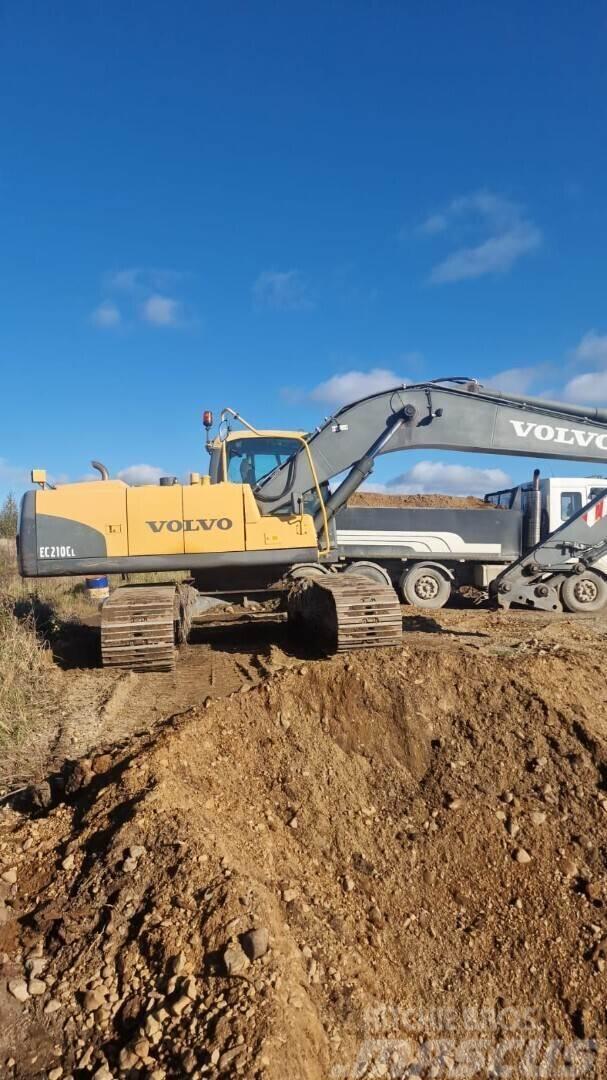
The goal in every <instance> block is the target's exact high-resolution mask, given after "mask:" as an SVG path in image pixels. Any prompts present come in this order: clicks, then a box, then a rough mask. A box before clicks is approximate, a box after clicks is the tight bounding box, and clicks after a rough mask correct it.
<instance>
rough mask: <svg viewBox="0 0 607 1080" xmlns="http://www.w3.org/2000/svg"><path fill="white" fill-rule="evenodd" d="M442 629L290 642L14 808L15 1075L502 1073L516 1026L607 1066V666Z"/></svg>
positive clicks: (9, 850)
mask: <svg viewBox="0 0 607 1080" xmlns="http://www.w3.org/2000/svg"><path fill="white" fill-rule="evenodd" d="M445 638H446V640H445V639H443V638H442V637H441V638H440V640H438V641H437V644H436V646H435V647H432V646H431V645H428V646H427V647H417V646H415V648H410V647H407V645H406V644H405V646H404V647H403V648H402V649H397V650H386V651H383V652H375V653H369V654H364V655H363V654H360V655H359V656H356V657H352V658H345V659H344V658H341V657H336V658H332V659H330V660H326V661H318V662H315V663H299V662H293V663H291V665H290V666H288V667H285V666H283V661H282V659H279V660H278V662H277V661H276V659H275V657H273V655H270V656H269V658H268V659H267V661H266V672H265V674H266V681H265V682H264V683H263V684H262V685H259V686H257V687H255V688H253V689H250V690H248V691H247V692H244V693H235V694H233V695H231V696H230V697H228V698H226V699H224V700H223V701H221V702H212V703H210V704H209V705H208V707H204V708H200V709H193V710H190V711H188V712H186V713H184V714H182V715H181V716H178V717H175V718H173V720H172V721H171V722H170V723H168V724H167V725H165V727H164V728H162V729H161V730H160V732H159V733H158V734H157V735H156V736H155V738H153V739H152V738H151V737H150V736H144V737H143V738H141V739H140V740H138V741H134V742H133V741H132V742H130V743H129V744H128V745H126V746H124V747H123V748H122V749H120V750H118V751H116V752H114V753H112V754H107V755H103V756H99V757H97V758H93V759H88V760H84V761H80V762H78V763H76V764H74V765H73V766H72V768H71V769H70V770H68V772H67V773H66V775H65V777H64V790H63V794H62V796H61V801H59V802H58V803H57V804H56V805H54V806H53V807H52V808H51V809H50V810H48V811H45V812H43V813H41V814H40V815H39V816H38V817H28V816H23V815H22V814H19V813H17V812H16V811H14V810H11V811H8V810H5V811H4V813H3V815H2V818H1V822H0V828H1V833H0V850H1V854H2V858H3V867H2V871H3V877H2V885H1V888H2V892H1V893H0V896H1V897H2V898H3V900H2V903H1V904H0V957H1V959H2V961H3V964H2V970H1V974H2V982H1V983H0V1009H1V1014H2V1019H3V1021H4V1022H3V1025H2V1029H1V1033H0V1066H1V1067H2V1069H3V1070H6V1071H3V1075H7V1076H17V1077H28V1078H29V1077H37V1076H40V1077H47V1076H48V1077H50V1078H51V1080H56V1078H58V1077H59V1076H63V1077H66V1076H69V1075H71V1076H74V1077H85V1076H95V1077H96V1078H97V1080H109V1078H111V1077H129V1078H138V1080H139V1078H150V1080H162V1078H164V1077H167V1078H173V1077H174V1078H177V1077H183V1076H192V1077H195V1078H197V1077H199V1078H202V1077H205V1078H206V1077H211V1078H215V1077H224V1076H226V1077H227V1076H233V1075H240V1076H244V1077H255V1078H260V1080H261V1078H265V1080H285V1077H289V1078H290V1080H291V1078H292V1080H298V1078H302V1080H303V1078H305V1080H308V1078H310V1080H317V1078H318V1080H321V1078H325V1077H328V1076H335V1077H338V1076H339V1077H342V1078H349V1077H352V1078H354V1077H363V1076H395V1077H396V1076H397V1077H405V1076H449V1075H453V1076H456V1075H458V1076H466V1077H468V1076H470V1077H473V1076H479V1077H485V1076H489V1075H497V1074H496V1073H495V1072H494V1073H493V1074H492V1073H491V1068H492V1066H491V1065H490V1063H488V1061H489V1059H488V1057H487V1055H488V1054H489V1055H491V1054H495V1053H496V1050H495V1047H496V1046H497V1045H499V1046H501V1045H502V1044H503V1043H504V1041H505V1040H506V1039H508V1038H509V1037H510V1036H511V1035H512V1032H513V1030H514V1036H515V1038H514V1043H516V1042H517V1039H518V1041H519V1043H520V1046H521V1047H522V1049H520V1051H517V1050H516V1048H515V1049H514V1050H512V1048H511V1050H510V1053H511V1054H513V1055H514V1064H515V1065H516V1064H517V1062H519V1064H520V1058H519V1059H517V1058H516V1053H517V1052H520V1053H521V1054H522V1053H523V1051H524V1052H525V1053H526V1052H527V1051H528V1047H529V1045H530V1043H531V1042H533V1045H534V1046H535V1048H536V1051H534V1052H537V1053H538V1054H541V1053H543V1052H544V1046H545V1044H546V1045H547V1044H548V1042H550V1046H551V1047H552V1050H551V1053H553V1054H554V1053H555V1051H554V1045H558V1047H563V1048H564V1049H563V1050H562V1053H563V1054H565V1053H569V1052H570V1050H569V1048H570V1047H571V1046H572V1045H573V1044H574V1043H576V1040H578V1045H577V1049H578V1051H579V1052H582V1053H585V1054H586V1060H587V1062H588V1063H589V1064H590V1067H591V1070H592V1069H594V1068H595V1067H596V1069H597V1070H600V1069H601V1067H602V1066H601V1065H600V1062H599V1063H597V1061H598V1059H597V1061H595V1056H596V1055H595V1050H594V1049H593V1048H592V1046H591V1044H587V1043H586V1042H583V1041H582V1042H579V1040H588V1039H591V1038H597V1039H600V1038H601V1037H604V1035H605V1034H606V1032H605V1013H604V993H605V960H606V958H607V927H606V922H607V920H606V906H605V905H606V903H607V892H606V871H605V860H604V849H605V824H606V822H607V791H606V789H605V785H606V780H607V707H606V706H605V704H604V695H603V694H601V693H598V692H597V690H598V688H600V687H602V686H603V671H602V661H601V657H600V655H599V653H598V652H596V653H595V654H594V655H593V654H592V653H591V652H590V651H588V652H586V653H581V652H580V651H573V650H572V649H570V648H569V647H568V646H566V645H562V644H552V645H551V644H547V645H546V644H544V645H542V644H540V643H538V642H537V641H534V640H533V639H532V640H531V641H530V642H529V643H528V645H527V646H526V647H525V648H524V649H521V650H518V651H515V650H512V651H511V652H510V653H508V654H507V655H504V656H489V655H483V654H480V653H477V652H475V651H474V650H473V649H471V648H469V649H463V648H458V647H457V644H456V643H454V642H453V641H452V640H451V639H450V638H449V636H448V635H445ZM521 1025H523V1030H521ZM471 1032H472V1034H473V1036H474V1037H473V1038H472V1036H471ZM471 1038H472V1042H471ZM511 1042H512V1040H511ZM471 1046H472V1049H470V1047H471ZM466 1047H467V1048H468V1049H465V1048H466ZM487 1047H488V1049H487ZM538 1047H539V1049H538ZM580 1047H581V1050H580ZM559 1052H561V1051H560V1050H559ZM465 1053H474V1054H476V1058H475V1059H474V1060H475V1062H476V1065H475V1067H474V1068H472V1067H469V1068H468V1071H464V1072H462V1071H461V1069H462V1068H463V1066H462V1054H465ZM483 1055H484V1056H483ZM588 1055H590V1057H589V1056H588ZM592 1055H595V1056H592ZM9 1059H10V1060H11V1061H12V1064H11V1065H10V1066H8V1065H7V1061H8V1060H9ZM510 1060H511V1059H510ZM58 1069H62V1070H63V1071H62V1073H60V1072H58V1071H57V1070H58ZM457 1069H459V1070H460V1071H459V1072H458V1071H457ZM519 1071H520V1068H519ZM553 1071H554V1070H553ZM518 1074H519V1072H517V1069H516V1068H514V1072H513V1075H518ZM521 1075H523V1073H522V1072H521ZM537 1075H542V1074H541V1073H539V1072H538V1073H537ZM545 1075H552V1073H551V1072H550V1073H546V1074H545ZM554 1075H561V1073H558V1072H556V1071H554ZM562 1075H564V1073H563V1074H562ZM586 1075H595V1073H593V1072H592V1071H590V1072H587V1073H586ZM599 1075H601V1073H600V1071H597V1072H596V1076H599Z"/></svg>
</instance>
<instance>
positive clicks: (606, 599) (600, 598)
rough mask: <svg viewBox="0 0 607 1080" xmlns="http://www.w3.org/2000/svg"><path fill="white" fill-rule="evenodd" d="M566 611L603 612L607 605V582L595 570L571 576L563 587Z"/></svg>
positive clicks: (562, 593) (562, 595)
mask: <svg viewBox="0 0 607 1080" xmlns="http://www.w3.org/2000/svg"><path fill="white" fill-rule="evenodd" d="M561 600H562V601H563V607H564V608H565V610H566V611H575V612H579V611H588V612H591V611H601V610H602V608H604V607H605V604H607V581H605V579H604V578H603V577H601V575H600V574H596V573H595V572H594V571H593V570H585V571H584V573H583V574H571V575H570V576H569V577H568V578H566V579H565V581H564V582H563V584H562V586H561Z"/></svg>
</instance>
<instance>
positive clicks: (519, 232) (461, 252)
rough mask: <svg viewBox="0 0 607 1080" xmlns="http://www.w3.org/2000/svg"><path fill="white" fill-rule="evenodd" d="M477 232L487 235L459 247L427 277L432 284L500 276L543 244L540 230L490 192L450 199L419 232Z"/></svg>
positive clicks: (510, 205)
mask: <svg viewBox="0 0 607 1080" xmlns="http://www.w3.org/2000/svg"><path fill="white" fill-rule="evenodd" d="M479 228H480V230H481V231H482V232H484V233H486V234H488V235H486V236H485V237H484V238H483V239H481V240H479V241H477V242H475V243H473V244H468V245H463V246H459V247H458V248H456V250H455V251H452V252H451V254H449V255H447V256H446V258H444V259H443V260H442V261H441V262H439V263H437V265H436V266H435V267H434V268H433V270H432V271H431V274H430V281H431V283H432V284H435V285H439V284H440V285H442V284H446V283H452V282H456V281H465V280H466V279H469V278H477V277H483V276H484V275H485V274H503V273H505V272H506V271H508V270H510V269H511V267H512V266H513V265H514V263H515V262H517V261H518V259H520V258H521V256H522V255H526V254H528V253H530V252H532V251H535V250H536V249H537V248H538V247H539V246H540V245H541V242H542V234H541V231H540V229H539V228H538V227H537V225H535V224H534V223H533V222H532V221H531V220H530V219H529V218H527V217H526V216H525V214H524V212H523V210H522V208H521V207H520V206H518V205H517V204H516V203H514V202H511V201H510V200H509V199H504V198H502V196H500V195H495V194H494V193H493V192H490V191H479V192H475V193H473V194H471V195H464V196H461V197H460V198H457V199H453V200H452V201H451V203H450V204H449V206H448V207H447V208H446V209H445V210H443V211H441V212H440V213H436V214H432V215H431V216H430V217H428V218H426V220H425V221H424V222H423V223H422V225H421V226H420V231H421V232H423V233H425V234H426V235H440V234H444V233H448V232H449V233H456V234H457V235H460V234H461V232H462V229H464V230H470V229H474V230H475V231H478V229H479Z"/></svg>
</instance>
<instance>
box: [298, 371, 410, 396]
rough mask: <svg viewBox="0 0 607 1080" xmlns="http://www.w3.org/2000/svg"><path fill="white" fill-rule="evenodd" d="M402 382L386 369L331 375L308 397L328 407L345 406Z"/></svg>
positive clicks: (401, 379)
mask: <svg viewBox="0 0 607 1080" xmlns="http://www.w3.org/2000/svg"><path fill="white" fill-rule="evenodd" d="M403 382H404V380H403V378H402V376H399V375H396V374H395V372H394V371H389V370H388V369H387V368H371V370H370V371H346V372H345V373H344V374H343V375H333V376H332V377H331V378H330V379H327V380H326V382H322V383H319V385H318V386H316V387H314V389H313V390H312V391H311V392H310V395H309V396H310V398H311V399H312V400H313V401H323V402H327V403H328V404H329V405H347V404H348V403H349V402H351V401H357V400H358V399H359V398H363V397H367V396H368V395H369V394H376V393H379V392H380V391H381V390H389V389H390V388H391V387H393V386H402V384H403Z"/></svg>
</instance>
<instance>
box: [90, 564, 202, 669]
mask: <svg viewBox="0 0 607 1080" xmlns="http://www.w3.org/2000/svg"><path fill="white" fill-rule="evenodd" d="M182 622H183V614H182V610H181V605H180V594H179V590H178V588H177V587H176V586H175V585H123V586H122V587H121V588H119V589H116V591H115V592H114V593H112V595H111V596H110V598H109V599H108V600H106V601H105V603H104V605H103V607H102V609H101V659H102V663H103V665H104V667H120V668H127V669H129V670H130V671H172V670H173V668H174V667H175V660H176V656H177V649H176V641H177V640H183V629H182Z"/></svg>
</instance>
